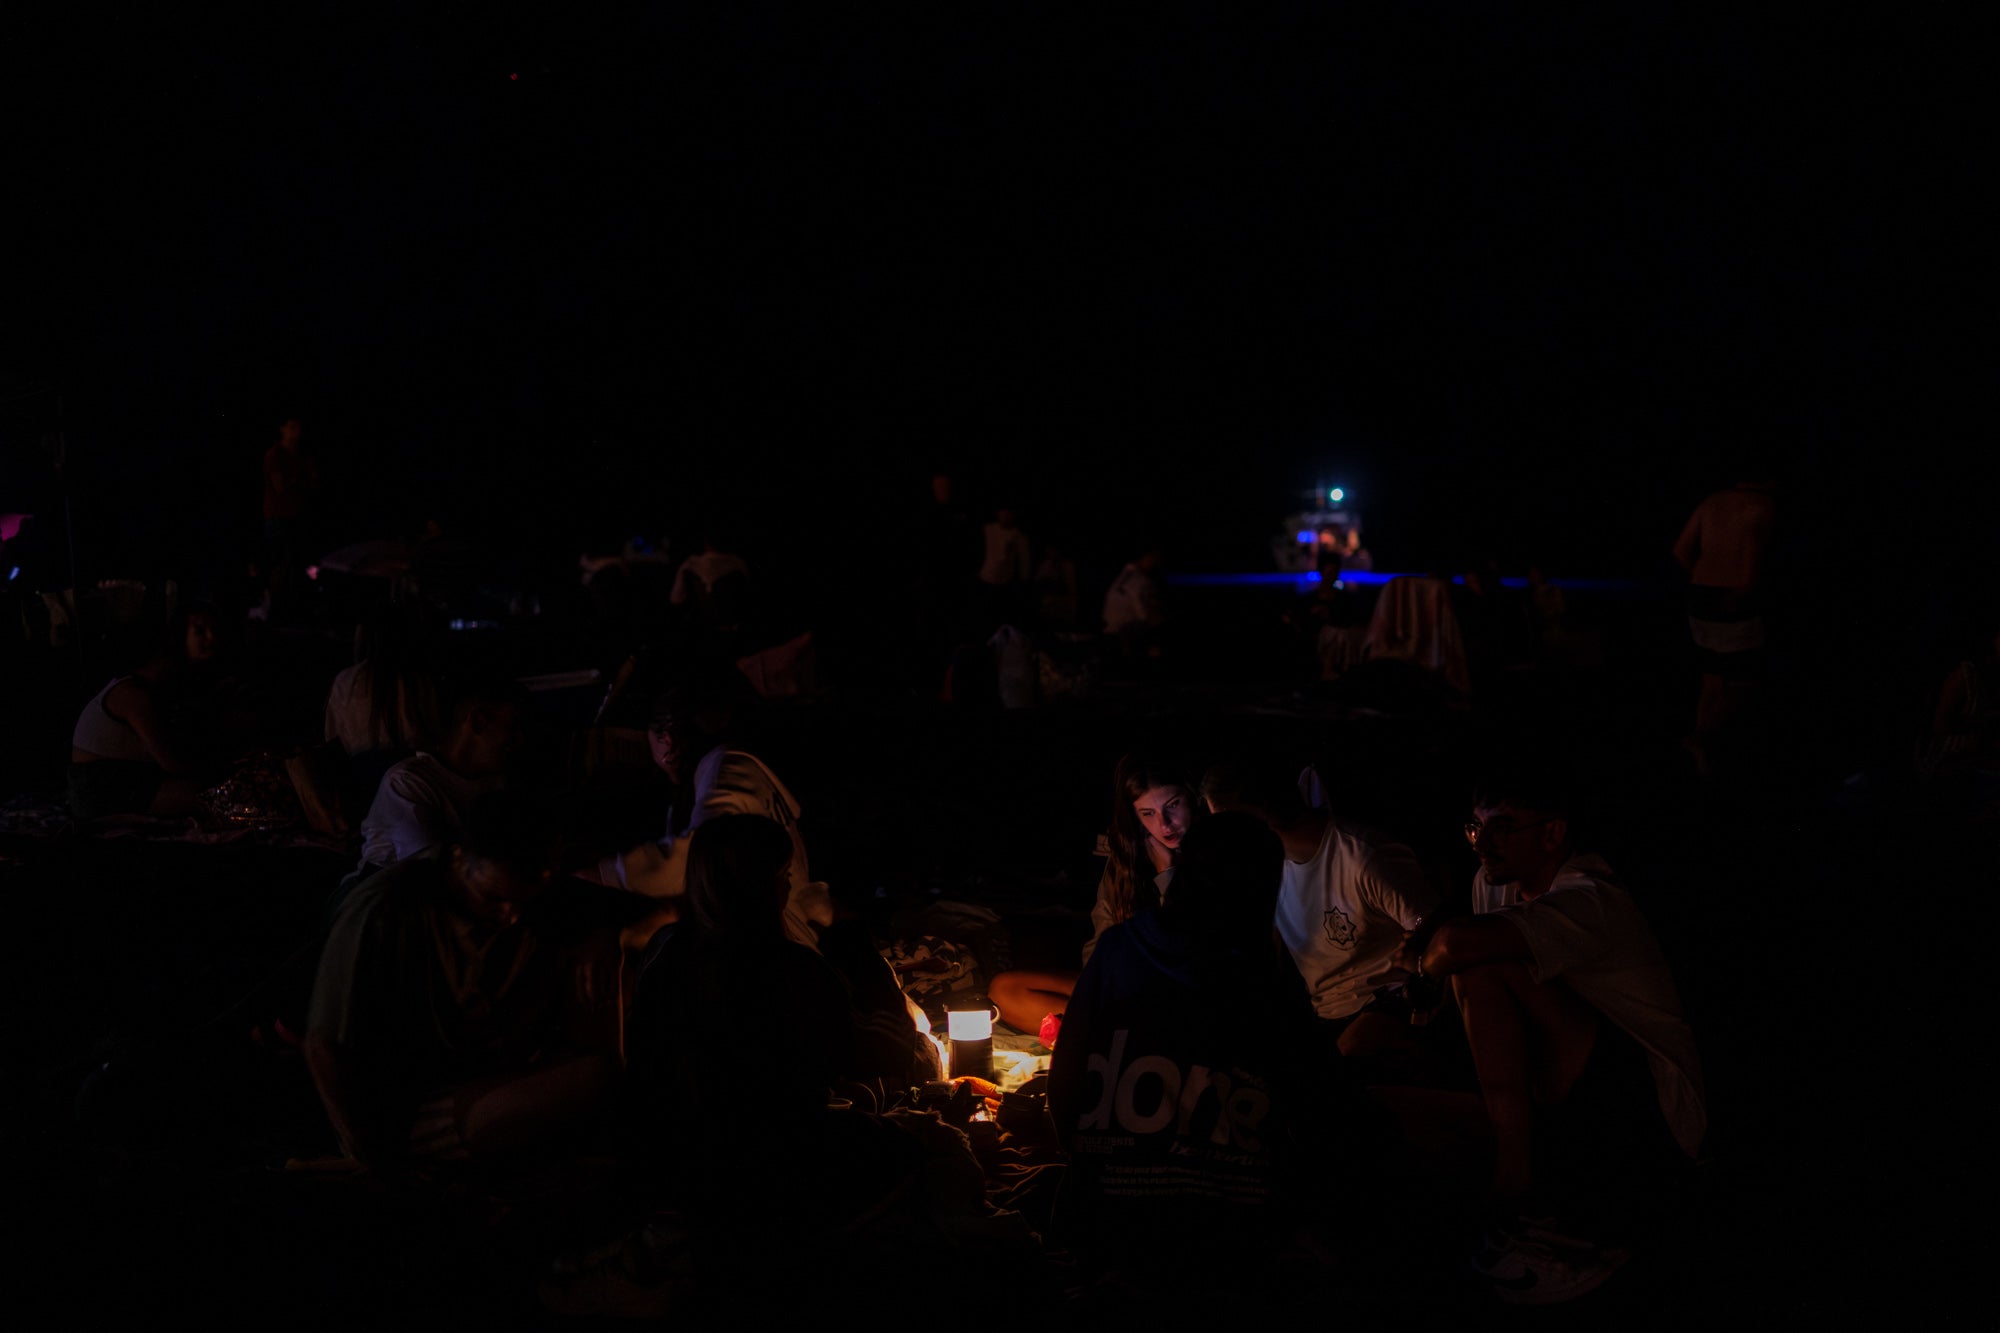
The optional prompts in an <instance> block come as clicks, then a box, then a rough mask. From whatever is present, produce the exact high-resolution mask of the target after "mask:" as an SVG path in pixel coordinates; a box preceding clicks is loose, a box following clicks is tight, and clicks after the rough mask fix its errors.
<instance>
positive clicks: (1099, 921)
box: [1082, 859, 1117, 963]
mask: <svg viewBox="0 0 2000 1333" xmlns="http://www.w3.org/2000/svg"><path fill="white" fill-rule="evenodd" d="M1116 924H1117V921H1116V920H1115V919H1114V918H1113V917H1112V915H1111V862H1110V861H1109V860H1108V859H1107V860H1106V861H1105V863H1104V873H1103V874H1101V875H1099V876H1098V877H1097V901H1096V902H1094V903H1092V904H1091V905H1090V939H1089V940H1088V941H1087V942H1086V943H1085V944H1084V946H1083V960H1082V961H1083V962H1084V963H1088V962H1089V961H1090V955H1091V954H1093V953H1095V952H1097V942H1098V941H1099V940H1101V939H1103V938H1104V932H1105V931H1107V930H1109V929H1111V927H1112V926H1114V925H1116Z"/></svg>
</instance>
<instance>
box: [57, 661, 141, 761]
mask: <svg viewBox="0 0 2000 1333" xmlns="http://www.w3.org/2000/svg"><path fill="white" fill-rule="evenodd" d="M130 679H131V677H130V676H118V677H116V678H115V679H113V680H112V681H111V683H110V684H108V685H106V686H105V687H104V688H103V689H101V690H99V691H98V692H97V695H96V697H95V698H93V699H92V700H91V701H90V702H89V703H87V704H85V705H84V706H83V714H82V716H80V717H78V718H77V720H76V734H75V735H74V736H72V737H71V738H70V744H71V745H73V746H75V747H76V748H77V749H79V750H82V751H84V752H85V753H86V754H94V755H96V756H97V757H98V758H100V759H131V760H136V761H138V762H140V763H146V764H150V763H152V762H154V760H153V752H152V751H151V750H148V749H147V748H146V742H144V741H142V740H140V739H139V733H138V732H136V731H134V730H132V726H131V724H130V723H128V722H123V721H120V720H119V719H118V718H115V717H113V716H112V715H111V710H109V709H108V708H106V707H105V706H104V696H105V695H107V694H109V693H111V691H113V690H115V689H117V688H118V687H119V686H120V685H122V684H123V683H124V682H126V681H128V680H130Z"/></svg>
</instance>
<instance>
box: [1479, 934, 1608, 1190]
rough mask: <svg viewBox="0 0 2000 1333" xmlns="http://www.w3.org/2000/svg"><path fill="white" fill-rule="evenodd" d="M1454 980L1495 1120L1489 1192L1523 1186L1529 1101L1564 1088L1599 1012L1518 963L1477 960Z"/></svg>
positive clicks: (1528, 1171)
mask: <svg viewBox="0 0 2000 1333" xmlns="http://www.w3.org/2000/svg"><path fill="white" fill-rule="evenodd" d="M1451 984H1452V991H1453V993H1454V994H1455V995H1456V996H1457V998H1458V1006H1459V1013H1460V1014H1461V1015H1462V1016H1463V1018H1464V1021H1465V1038H1466V1043H1467V1044H1468V1045H1469V1046H1470V1047H1471V1048H1472V1065H1473V1069H1474V1070H1475V1071H1476V1072H1477V1073H1478V1075H1479V1091H1480V1095H1481V1096H1482V1097H1483V1098H1484V1099H1485V1101H1486V1114H1487V1118H1488V1119H1489V1120H1491V1121H1492V1122H1493V1138H1494V1162H1493V1189H1494V1192H1495V1193H1497V1194H1503V1195H1517V1194H1523V1193H1526V1192H1527V1190H1528V1187H1529V1186H1530V1185H1531V1184H1533V1183H1534V1163H1533V1160H1532V1152H1531V1146H1532V1143H1533V1134H1534V1107H1535V1105H1536V1103H1538V1102H1539V1103H1540V1104H1542V1105H1552V1104H1554V1103H1555V1102H1559V1101H1561V1100H1562V1099H1563V1098H1564V1097H1566V1096H1568V1095H1569V1090H1570V1088H1571V1087H1573V1086H1574V1085H1575V1083H1576V1080H1577V1077H1578V1076H1579V1075H1580V1074H1582V1072H1583V1067H1584V1065H1585V1064H1587V1063H1588V1062H1589V1060H1590V1052H1591V1049H1592V1047H1593V1046H1594V1045H1595V1044H1596V1038H1597V1022H1596V1016H1595V1014H1594V1013H1593V1012H1592V1011H1591V1010H1590V1008H1589V1007H1588V1006H1587V1005H1584V1004H1583V1002H1582V1001H1580V1000H1578V999H1577V998H1576V996H1575V995H1573V994H1572V993H1570V991H1569V990H1568V989H1567V988H1564V987H1559V986H1544V985H1540V984H1538V983H1537V982H1536V981H1535V980H1534V979H1533V978H1532V977H1530V976H1529V975H1528V970H1527V968H1525V967H1523V966H1522V965H1521V964H1519V963H1501V964H1496V965H1493V966H1488V967H1475V968H1472V969H1470V970H1469V971H1465V972H1461V973H1459V974H1458V975H1457V976H1455V977H1453V978H1452V979H1451Z"/></svg>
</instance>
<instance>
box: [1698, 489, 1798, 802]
mask: <svg viewBox="0 0 2000 1333" xmlns="http://www.w3.org/2000/svg"><path fill="white" fill-rule="evenodd" d="M1741 475H1742V476H1743V477H1744V480H1741V481H1738V482H1736V483H1735V484H1734V485H1732V486H1730V487H1728V488H1727V489H1724V490H1720V491H1717V492H1715V493H1714V494H1713V495H1710V496H1709V497H1708V498H1707V499H1705V500H1703V501H1702V502H1701V503H1700V504H1699V505H1697V506H1696V507H1695V511H1694V513H1693V514H1691V515H1689V517H1688V521H1687V525H1686V526H1685V527H1683V528H1682V529H1681V535H1680V538H1679V540H1677V541H1676V542H1675V543H1674V559H1675V560H1677V561H1679V562H1680V565H1681V567H1682V568H1683V569H1685V570H1687V572H1688V602H1687V606H1688V630H1689V633H1690V634H1691V635H1692V636H1693V638H1694V645H1695V652H1696V656H1697V658H1698V661H1699V664H1700V668H1701V694H1700V696H1699V698H1698V699H1697V700H1696V703H1695V723H1694V735H1693V736H1692V737H1691V738H1690V739H1689V740H1688V742H1687V747H1688V751H1689V753H1690V754H1692V755H1693V756H1694V761H1695V766H1696V768H1697V769H1698V770H1699V771H1700V772H1702V773H1703V774H1707V773H1708V772H1710V771H1711V769H1712V767H1713V765H1714V764H1715V762H1716V759H1717V753H1718V747H1726V746H1728V745H1730V744H1732V743H1734V742H1735V741H1737V740H1738V739H1740V736H1741V732H1742V729H1743V726H1744V724H1745V722H1746V721H1747V720H1748V719H1749V718H1750V717H1751V716H1752V715H1753V710H1754V708H1755V706H1756V699H1757V692H1758V689H1759V687H1760V685H1761V684H1762V682H1763V679H1764V673H1765V642H1766V630H1765V623H1764V616H1765V612H1766V610H1767V609H1768V607H1767V605H1766V602H1767V587H1766V585H1767V571H1768V564H1769V553H1770V546H1771V532H1772V527H1773V525H1774V522H1775V520H1776V515H1777V506H1776V501H1775V497H1774V490H1775V486H1774V484H1773V481H1772V479H1771V472H1770V470H1769V469H1768V468H1765V467H1761V466H1752V467H1749V468H1747V469H1745V470H1744V471H1743V472H1742V474H1741Z"/></svg>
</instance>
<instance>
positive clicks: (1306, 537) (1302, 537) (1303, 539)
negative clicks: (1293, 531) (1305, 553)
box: [1299, 528, 1313, 546]
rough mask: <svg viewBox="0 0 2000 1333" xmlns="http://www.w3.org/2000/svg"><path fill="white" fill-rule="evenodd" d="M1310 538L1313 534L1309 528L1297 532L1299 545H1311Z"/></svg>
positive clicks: (1311, 538)
mask: <svg viewBox="0 0 2000 1333" xmlns="http://www.w3.org/2000/svg"><path fill="white" fill-rule="evenodd" d="M1312 540H1313V535H1312V529H1311V528H1307V529H1306V530H1305V531H1304V532H1301V533H1300V534H1299V545H1301V546H1311V545H1312Z"/></svg>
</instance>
